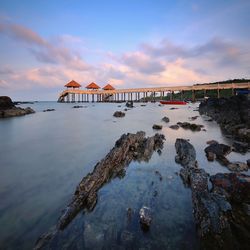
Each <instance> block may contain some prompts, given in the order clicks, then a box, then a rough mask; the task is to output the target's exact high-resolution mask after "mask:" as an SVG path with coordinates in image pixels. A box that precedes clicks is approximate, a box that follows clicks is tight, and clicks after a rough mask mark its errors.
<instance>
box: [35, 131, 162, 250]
mask: <svg viewBox="0 0 250 250" xmlns="http://www.w3.org/2000/svg"><path fill="white" fill-rule="evenodd" d="M164 140H165V137H164V135H161V134H155V135H154V136H152V137H147V138H146V137H145V132H143V131H140V132H137V133H136V134H123V135H122V136H121V137H120V139H119V140H117V141H116V143H115V146H114V147H113V148H112V149H111V150H110V152H109V153H108V154H107V155H106V157H105V158H104V159H102V160H101V161H100V162H98V163H97V164H96V166H95V167H94V170H93V172H92V173H89V174H88V175H87V176H85V177H84V178H83V179H82V180H81V182H80V183H79V185H78V186H77V187H76V191H75V193H74V196H73V198H72V200H71V202H70V203H69V205H68V206H67V207H66V209H65V210H64V211H63V214H62V215H61V216H60V218H59V220H58V222H57V225H56V227H55V228H54V229H53V230H52V231H51V232H49V233H46V234H44V235H42V236H41V237H40V238H39V240H38V242H37V244H36V247H35V249H39V248H40V247H43V246H46V245H49V244H50V242H51V240H52V239H53V238H54V237H55V235H56V234H57V233H58V232H59V230H63V229H65V228H66V226H67V225H68V224H69V223H70V222H71V221H72V220H73V219H74V218H75V216H76V215H77V214H78V213H79V212H80V211H81V210H83V209H86V210H88V211H91V210H93V209H94V207H95V205H96V203H97V194H98V191H99V189H100V188H101V187H102V186H103V185H105V184H106V183H107V182H109V181H110V180H111V179H112V178H115V177H120V176H124V174H125V168H126V167H127V166H128V165H129V164H130V162H131V161H132V160H135V161H148V160H149V159H150V158H151V156H152V154H153V152H154V151H156V150H157V149H159V148H162V147H163V143H164ZM135 153H136V155H135ZM121 173H122V175H121ZM51 244H52V243H51ZM38 246H39V247H38Z"/></svg>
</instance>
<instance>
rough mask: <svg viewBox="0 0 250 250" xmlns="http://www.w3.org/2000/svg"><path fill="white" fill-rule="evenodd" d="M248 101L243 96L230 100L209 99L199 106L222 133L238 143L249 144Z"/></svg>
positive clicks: (249, 103)
mask: <svg viewBox="0 0 250 250" xmlns="http://www.w3.org/2000/svg"><path fill="white" fill-rule="evenodd" d="M249 107H250V100H249V99H248V97H247V96H245V95H237V96H232V97H230V98H209V99H207V100H204V101H203V102H201V103H200V105H199V112H200V114H205V115H208V116H210V117H211V118H212V119H214V120H215V121H216V122H217V123H219V124H220V126H221V128H222V131H223V132H224V133H226V134H229V135H232V136H233V137H234V138H235V139H238V140H240V141H245V142H248V143H249V142H250V122H249Z"/></svg>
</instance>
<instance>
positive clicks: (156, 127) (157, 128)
mask: <svg viewBox="0 0 250 250" xmlns="http://www.w3.org/2000/svg"><path fill="white" fill-rule="evenodd" d="M152 128H153V129H155V130H161V129H162V125H158V124H154V125H153V127H152Z"/></svg>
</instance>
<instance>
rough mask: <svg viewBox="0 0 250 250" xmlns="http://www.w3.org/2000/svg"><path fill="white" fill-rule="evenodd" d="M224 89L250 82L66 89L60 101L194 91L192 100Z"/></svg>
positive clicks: (153, 96) (141, 98)
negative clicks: (201, 94)
mask: <svg viewBox="0 0 250 250" xmlns="http://www.w3.org/2000/svg"><path fill="white" fill-rule="evenodd" d="M223 89H231V90H232V95H234V93H235V90H239V89H246V90H249V89H250V82H246V83H227V84H200V85H198V84H197V85H192V86H174V87H169V86H166V87H154V88H133V89H114V90H103V89H101V90H99V89H90V90H89V89H86V90H84V89H78V88H77V89H76V88H72V89H69V88H68V89H66V90H64V91H63V92H62V93H60V95H59V98H58V102H125V101H138V102H139V101H146V100H150V101H155V100H156V97H157V98H160V99H162V98H164V97H166V96H168V97H169V99H170V100H171V99H172V98H173V93H180V96H181V99H183V95H184V92H185V91H191V92H192V101H195V100H196V96H195V92H196V91H203V92H204V97H205V96H206V95H207V91H209V90H216V91H217V97H220V91H221V90H223Z"/></svg>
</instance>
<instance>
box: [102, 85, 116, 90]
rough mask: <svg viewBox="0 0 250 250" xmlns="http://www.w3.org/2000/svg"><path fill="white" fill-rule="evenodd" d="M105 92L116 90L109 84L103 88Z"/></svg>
mask: <svg viewBox="0 0 250 250" xmlns="http://www.w3.org/2000/svg"><path fill="white" fill-rule="evenodd" d="M102 89H103V90H115V88H114V87H113V86H111V85H110V84H107V85H106V86H105V87H103V88H102Z"/></svg>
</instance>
